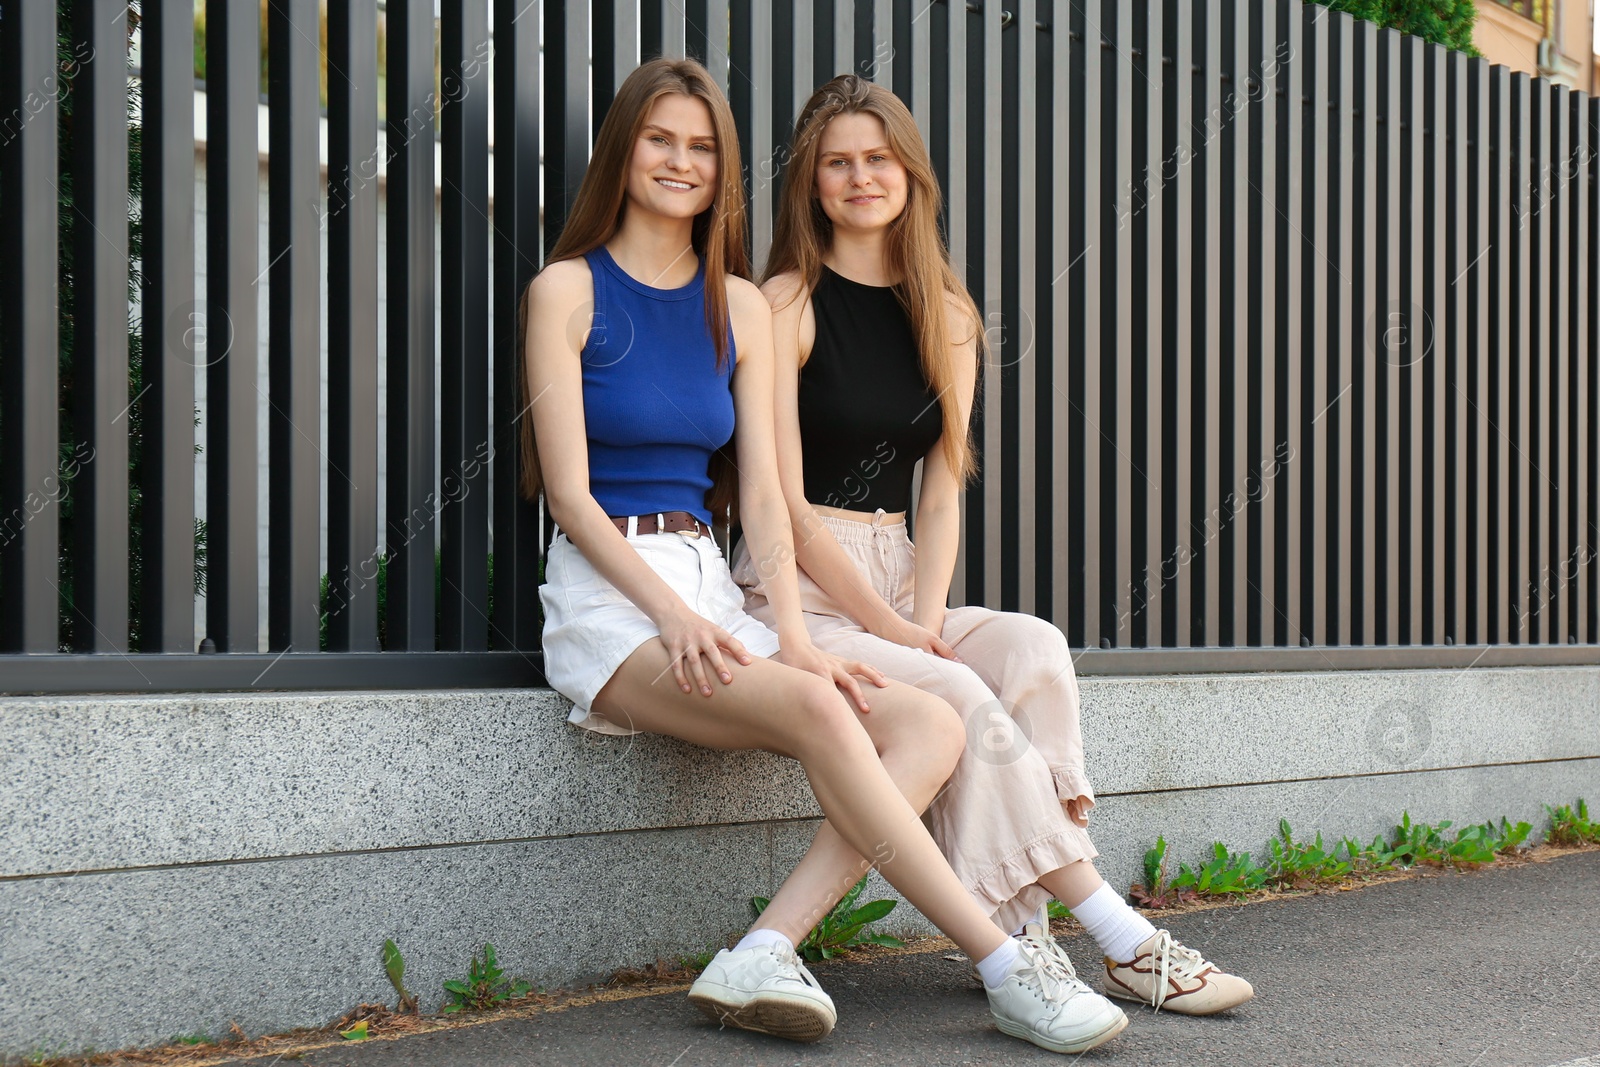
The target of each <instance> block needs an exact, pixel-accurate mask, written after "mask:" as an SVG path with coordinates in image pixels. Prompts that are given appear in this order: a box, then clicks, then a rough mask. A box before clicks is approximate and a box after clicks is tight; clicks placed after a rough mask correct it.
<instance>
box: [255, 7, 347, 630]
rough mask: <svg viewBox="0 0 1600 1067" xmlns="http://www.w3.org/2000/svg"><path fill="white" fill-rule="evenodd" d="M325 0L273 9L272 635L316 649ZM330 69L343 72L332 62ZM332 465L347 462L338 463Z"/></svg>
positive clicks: (270, 116) (270, 176)
mask: <svg viewBox="0 0 1600 1067" xmlns="http://www.w3.org/2000/svg"><path fill="white" fill-rule="evenodd" d="M317 21H318V12H317V3H316V0H275V2H274V3H273V4H271V5H269V7H268V11H267V95H268V98H269V101H270V102H269V104H268V109H267V111H268V114H267V130H268V133H267V141H268V145H269V152H270V156H271V158H270V159H269V161H268V164H267V186H268V188H267V196H268V201H267V256H268V260H267V262H268V268H267V277H268V285H269V287H270V288H269V293H268V296H269V302H268V307H267V322H268V341H267V382H268V385H267V401H268V408H267V410H268V415H267V453H268V456H269V463H268V475H267V507H268V525H267V647H268V649H269V650H270V651H284V650H291V649H292V650H298V651H301V652H314V651H316V650H317V646H318V633H317V632H318V629H319V626H320V620H319V618H318V612H317V586H318V584H319V581H320V575H319V573H318V566H317V564H318V562H319V560H318V556H319V549H320V547H321V545H320V542H321V533H322V531H321V499H320V498H321V493H320V491H319V490H320V488H321V486H320V478H319V473H320V472H319V471H318V469H317V460H318V446H317V441H318V439H319V438H320V437H321V426H322V412H321V410H320V409H321V390H322V368H321V363H322V337H321V333H322V330H321V316H322V311H321V294H320V292H319V285H318V281H319V276H320V274H321V272H322V256H321V239H320V234H319V233H318V228H317V215H316V213H315V212H314V211H308V210H306V205H307V204H318V203H319V202H320V199H321V195H320V194H321V190H320V189H319V188H318V186H319V184H320V179H321V173H320V166H319V162H318V158H317V119H318V113H319V112H320V110H321V107H320V103H319V101H318V99H317V85H318V73H317V49H316V45H315V43H314V42H315V41H316V40H317ZM329 74H330V75H331V76H334V77H337V76H338V75H337V73H336V72H334V71H331V70H330V71H329ZM328 473H329V475H330V476H331V477H335V478H337V477H341V476H342V472H339V471H335V470H330V471H329V472H328Z"/></svg>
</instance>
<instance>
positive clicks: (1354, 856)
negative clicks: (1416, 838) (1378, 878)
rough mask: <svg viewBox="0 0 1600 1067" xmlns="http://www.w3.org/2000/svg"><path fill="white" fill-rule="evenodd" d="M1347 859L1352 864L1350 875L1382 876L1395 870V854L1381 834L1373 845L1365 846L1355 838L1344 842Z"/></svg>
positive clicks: (1375, 838) (1348, 838)
mask: <svg viewBox="0 0 1600 1067" xmlns="http://www.w3.org/2000/svg"><path fill="white" fill-rule="evenodd" d="M1343 846H1344V855H1345V859H1346V860H1347V861H1349V863H1350V873H1351V874H1354V875H1358V876H1363V877H1364V876H1366V875H1371V874H1382V873H1383V872H1385V871H1392V870H1394V853H1393V852H1392V851H1391V850H1390V849H1389V843H1388V842H1387V841H1385V840H1384V839H1383V835H1382V834H1379V835H1378V836H1377V837H1374V838H1373V839H1372V844H1370V845H1363V844H1362V843H1361V842H1359V841H1357V840H1356V839H1355V838H1353V837H1347V838H1345V839H1344V842H1343Z"/></svg>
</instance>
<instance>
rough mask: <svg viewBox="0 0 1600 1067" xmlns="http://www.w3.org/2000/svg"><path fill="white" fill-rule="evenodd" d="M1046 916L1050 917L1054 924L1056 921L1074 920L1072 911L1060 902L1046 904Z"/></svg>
mask: <svg viewBox="0 0 1600 1067" xmlns="http://www.w3.org/2000/svg"><path fill="white" fill-rule="evenodd" d="M1045 914H1046V915H1048V916H1049V917H1050V919H1051V921H1052V922H1053V921H1055V920H1056V919H1070V918H1072V911H1071V910H1070V909H1069V908H1068V907H1067V906H1066V905H1065V904H1063V903H1061V901H1059V900H1052V901H1051V902H1050V903H1049V904H1046V905H1045Z"/></svg>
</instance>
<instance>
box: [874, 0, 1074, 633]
mask: <svg viewBox="0 0 1600 1067" xmlns="http://www.w3.org/2000/svg"><path fill="white" fill-rule="evenodd" d="M878 3H879V7H880V8H882V7H885V6H887V0H878ZM1038 19H1039V12H1038V5H1037V3H1036V2H1035V0H1019V2H1018V4H1017V20H1016V22H1015V23H1013V24H1012V26H1011V28H1010V30H1008V31H1006V32H1007V33H1010V34H1012V35H1013V36H1015V37H1016V39H1017V40H1016V53H1015V54H1016V62H1015V65H1014V66H1013V67H1012V69H1009V70H1007V71H1006V86H1007V89H1008V91H1009V93H1011V94H1015V96H1016V98H1017V110H1016V117H1015V127H1014V128H1015V130H1016V132H1017V135H1018V136H1017V152H1016V156H1015V157H1014V158H1015V164H1014V165H1015V168H1016V170H1015V173H1016V174H1017V175H1018V178H1019V180H1018V181H1016V182H1014V183H1008V187H1007V188H1006V190H1005V196H1006V199H1007V201H1008V202H1009V204H1008V206H1010V205H1014V207H1013V208H1012V211H1014V213H1015V215H1014V217H1016V218H1018V219H1020V220H1027V221H1028V225H1019V226H1018V227H1017V229H1016V230H1015V231H1014V232H1015V234H1016V236H1015V238H1014V239H1013V240H1010V241H1005V242H1004V243H1005V244H1007V245H1010V246H1012V248H1013V249H1014V253H1015V256H1016V264H1017V266H1016V276H1015V281H1014V285H1015V288H1014V290H1013V292H1014V293H1015V294H1016V295H1015V306H1016V309H1017V311H1016V313H1017V316H1018V318H1017V323H1016V326H1015V328H1013V329H1009V330H1007V331H1006V348H1007V349H1008V350H1009V351H1008V352H1007V353H1006V362H1007V363H1010V364H1012V365H1013V366H1014V367H1015V368H1016V372H1015V373H1016V382H1017V385H1016V388H1017V422H1016V425H1015V428H1014V433H1013V438H1014V440H1015V441H1016V442H1017V447H1016V463H1017V486H1018V488H1017V495H1016V523H1017V539H1016V549H1015V551H1016V553H1017V563H1018V566H1017V600H1016V604H1017V610H1018V611H1025V612H1027V613H1029V614H1030V615H1032V614H1037V613H1038V600H1037V597H1036V595H1035V594H1036V592H1037V573H1038V570H1037V560H1038V558H1039V556H1041V555H1042V554H1043V553H1044V552H1045V551H1048V549H1046V548H1045V547H1044V546H1042V545H1040V544H1039V543H1038V539H1037V536H1036V535H1037V533H1038V521H1037V515H1036V512H1035V504H1036V501H1037V496H1036V494H1035V492H1034V485H1035V484H1036V482H1037V479H1038V475H1039V471H1038V466H1039V465H1041V464H1042V465H1043V466H1045V467H1048V466H1049V462H1050V460H1049V456H1048V455H1044V456H1040V455H1039V450H1038V447H1037V444H1036V443H1037V441H1038V434H1039V427H1038V419H1037V415H1038V395H1037V389H1036V386H1037V383H1038V373H1037V371H1038V359H1039V353H1038V340H1037V333H1038V331H1037V329H1036V328H1035V326H1034V324H1036V323H1037V322H1038V321H1039V315H1038V308H1037V307H1036V306H1035V302H1034V301H1035V295H1036V292H1037V278H1036V277H1035V275H1036V273H1037V272H1036V270H1035V266H1036V263H1037V260H1036V257H1037V255H1038V250H1037V245H1036V241H1037V233H1036V230H1035V227H1034V226H1033V225H1032V221H1033V220H1034V219H1036V218H1037V217H1038V205H1037V202H1036V197H1037V194H1038V186H1037V183H1036V181H1035V178H1036V175H1037V173H1038V161H1037V158H1036V151H1037V142H1036V139H1035V137H1034V131H1035V130H1036V129H1037V125H1038V114H1037V112H1038V99H1039V98H1038V95H1037V86H1038V84H1039V71H1038V56H1037V49H1038V36H1037V35H1038V30H1037V29H1036V26H1037V23H1038ZM880 40H882V39H880ZM1007 118H1008V119H1010V116H1009V115H1008V116H1007ZM1008 158H1011V157H1008ZM1005 237H1006V234H996V235H995V239H996V241H997V242H999V241H1004V238H1005ZM996 554H998V553H996Z"/></svg>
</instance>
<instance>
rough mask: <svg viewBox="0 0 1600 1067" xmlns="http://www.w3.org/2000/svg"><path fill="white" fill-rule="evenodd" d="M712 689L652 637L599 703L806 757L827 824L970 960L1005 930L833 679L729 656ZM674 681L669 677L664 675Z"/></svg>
mask: <svg viewBox="0 0 1600 1067" xmlns="http://www.w3.org/2000/svg"><path fill="white" fill-rule="evenodd" d="M728 668H729V670H730V671H731V672H732V674H733V683H732V684H731V685H726V686H718V687H717V688H716V690H715V692H714V694H713V695H712V696H710V697H703V696H700V695H699V694H697V693H684V692H682V691H681V690H679V689H678V688H677V687H676V686H675V685H673V684H672V683H671V680H670V679H671V671H670V664H669V662H668V656H667V650H666V647H665V646H663V645H662V644H661V642H659V641H650V642H647V643H646V644H644V645H642V646H641V647H640V648H639V649H637V650H636V651H635V652H634V653H633V655H631V656H629V657H628V659H627V661H626V662H624V663H623V665H622V666H621V667H620V668H619V669H618V670H617V673H616V674H615V675H613V676H612V678H611V681H610V682H608V683H607V684H606V687H605V689H603V690H602V691H601V693H600V695H599V697H598V698H596V700H595V704H594V710H595V711H596V712H598V713H599V714H601V715H603V716H605V717H607V718H609V719H611V720H612V721H613V722H618V723H627V724H629V725H631V726H633V727H634V728H635V729H640V730H645V731H648V732H650V733H660V734H667V735H669V736H672V737H677V738H681V739H682V740H684V741H688V742H690V743H692V744H697V745H704V746H706V747H708V748H722V749H748V748H760V749H765V750H767V751H769V752H776V753H778V754H780V755H785V756H791V757H793V758H794V759H797V760H799V761H800V765H801V766H802V767H803V768H805V772H806V777H807V778H809V779H810V782H811V789H812V792H813V793H815V794H816V798H817V803H818V804H819V805H821V807H822V811H823V813H824V814H825V815H826V816H827V817H828V821H829V823H830V824H831V825H832V826H833V827H834V828H835V830H837V831H838V833H839V835H840V836H841V837H842V838H843V839H844V841H845V842H846V844H848V845H849V846H850V848H851V849H853V850H854V851H855V853H856V854H857V855H859V856H864V857H868V858H870V859H872V860H874V861H876V862H877V864H878V866H879V869H880V870H882V872H883V875H884V877H885V878H887V879H888V880H889V883H890V884H891V885H893V886H894V887H895V888H896V889H898V890H899V891H900V892H901V893H902V894H904V896H905V898H906V899H907V900H909V901H911V903H912V904H913V905H914V906H915V907H916V908H917V909H918V910H919V911H921V912H922V913H923V914H924V915H926V916H927V917H928V918H929V920H931V921H932V922H933V923H934V925H936V926H938V927H939V929H941V930H943V931H944V932H945V934H947V935H948V936H949V937H950V938H951V939H952V940H953V941H955V942H956V944H958V945H960V946H961V949H962V951H964V952H966V953H967V954H968V955H969V956H971V957H972V958H973V959H982V958H984V957H986V956H988V955H989V954H990V953H992V952H994V951H995V950H996V949H998V948H999V947H1000V946H1001V945H1002V944H1004V943H1005V935H1004V934H1002V933H1001V932H1000V931H999V930H998V929H997V928H996V927H995V925H994V924H993V923H992V922H990V921H989V917H988V916H987V915H986V914H984V912H983V910H982V909H981V908H979V907H978V905H977V903H976V902H975V901H974V900H973V899H972V897H971V896H970V895H969V894H968V893H967V891H966V889H965V888H964V887H963V886H962V885H961V882H960V880H959V879H957V878H956V876H955V874H954V873H953V872H952V871H951V870H950V867H949V864H947V863H946V862H945V859H944V857H943V856H942V855H940V853H939V849H938V847H937V846H936V845H935V844H934V842H933V838H932V836H930V835H929V833H928V831H927V828H926V827H924V826H923V825H922V820H921V819H919V818H918V817H917V812H916V811H915V810H913V808H912V806H911V805H910V804H908V803H907V802H906V799H905V797H903V796H901V795H900V790H899V789H898V788H896V786H895V783H894V780H893V779H892V778H891V777H890V776H889V772H888V771H887V770H885V769H884V766H883V764H882V763H881V762H880V761H879V758H878V753H877V750H876V749H875V748H874V746H873V743H872V739H871V738H870V737H868V736H867V732H866V730H864V729H863V728H862V727H861V724H860V723H858V722H857V721H856V718H855V715H854V713H853V712H852V711H851V710H850V706H849V704H848V703H847V702H846V700H845V698H844V697H843V696H841V695H840V694H839V692H838V691H837V690H835V689H834V687H833V686H832V684H830V683H829V682H828V681H827V680H825V679H822V678H819V677H817V676H815V675H812V674H807V673H805V672H803V671H798V670H795V669H793V668H791V667H786V666H784V665H782V664H779V663H774V662H772V661H770V660H760V659H758V660H756V661H755V662H754V663H751V664H750V665H749V666H742V665H740V664H738V663H736V662H734V663H729V664H728ZM663 678H666V679H667V681H666V682H665V683H664V684H662V683H661V682H660V680H661V679H663Z"/></svg>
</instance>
